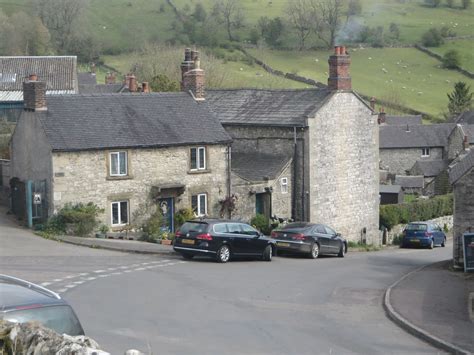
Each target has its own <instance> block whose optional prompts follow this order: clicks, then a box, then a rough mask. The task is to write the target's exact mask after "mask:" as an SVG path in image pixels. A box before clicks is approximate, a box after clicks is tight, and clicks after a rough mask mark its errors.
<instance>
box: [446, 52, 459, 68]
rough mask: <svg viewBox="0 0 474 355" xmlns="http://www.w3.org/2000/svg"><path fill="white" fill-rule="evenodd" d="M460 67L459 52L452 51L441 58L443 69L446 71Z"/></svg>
mask: <svg viewBox="0 0 474 355" xmlns="http://www.w3.org/2000/svg"><path fill="white" fill-rule="evenodd" d="M460 65H461V58H460V56H459V52H458V51H456V50H454V49H452V50H450V51H447V52H446V53H445V54H444V56H443V67H445V68H448V69H456V68H459V67H460Z"/></svg>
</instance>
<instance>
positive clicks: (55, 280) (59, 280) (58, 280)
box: [53, 279, 63, 282]
mask: <svg viewBox="0 0 474 355" xmlns="http://www.w3.org/2000/svg"><path fill="white" fill-rule="evenodd" d="M62 280H63V279H54V280H53V281H54V282H61V281H62Z"/></svg>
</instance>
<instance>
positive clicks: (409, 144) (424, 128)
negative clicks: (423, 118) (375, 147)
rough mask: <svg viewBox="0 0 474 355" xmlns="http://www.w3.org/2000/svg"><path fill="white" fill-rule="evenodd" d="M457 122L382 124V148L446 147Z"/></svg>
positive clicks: (380, 130)
mask: <svg viewBox="0 0 474 355" xmlns="http://www.w3.org/2000/svg"><path fill="white" fill-rule="evenodd" d="M455 126H456V124H454V123H440V124H431V125H405V126H392V125H388V126H380V127H379V135H380V148H417V147H418V148H420V147H446V145H447V144H448V137H449V134H450V133H451V131H452V130H453V129H454V127H455Z"/></svg>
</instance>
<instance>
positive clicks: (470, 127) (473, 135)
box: [462, 124, 474, 144]
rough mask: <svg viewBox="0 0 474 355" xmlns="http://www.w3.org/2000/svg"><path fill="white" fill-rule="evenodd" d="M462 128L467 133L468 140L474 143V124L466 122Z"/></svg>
mask: <svg viewBox="0 0 474 355" xmlns="http://www.w3.org/2000/svg"><path fill="white" fill-rule="evenodd" d="M462 129H463V130H464V133H465V134H466V135H467V141H468V142H469V144H474V124H464V125H462Z"/></svg>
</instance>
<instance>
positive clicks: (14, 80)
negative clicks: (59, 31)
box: [0, 56, 78, 101]
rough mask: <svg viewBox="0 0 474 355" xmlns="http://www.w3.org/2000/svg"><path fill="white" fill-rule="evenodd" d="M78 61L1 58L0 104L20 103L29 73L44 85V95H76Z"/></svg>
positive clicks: (68, 58)
mask: <svg viewBox="0 0 474 355" xmlns="http://www.w3.org/2000/svg"><path fill="white" fill-rule="evenodd" d="M76 67H77V58H76V57H75V56H51V57H0V101H23V82H24V81H25V79H27V78H28V77H29V75H31V74H36V75H37V76H38V80H39V81H44V82H46V90H47V91H46V94H47V95H59V94H75V93H77V88H78V83H77V68H76Z"/></svg>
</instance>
